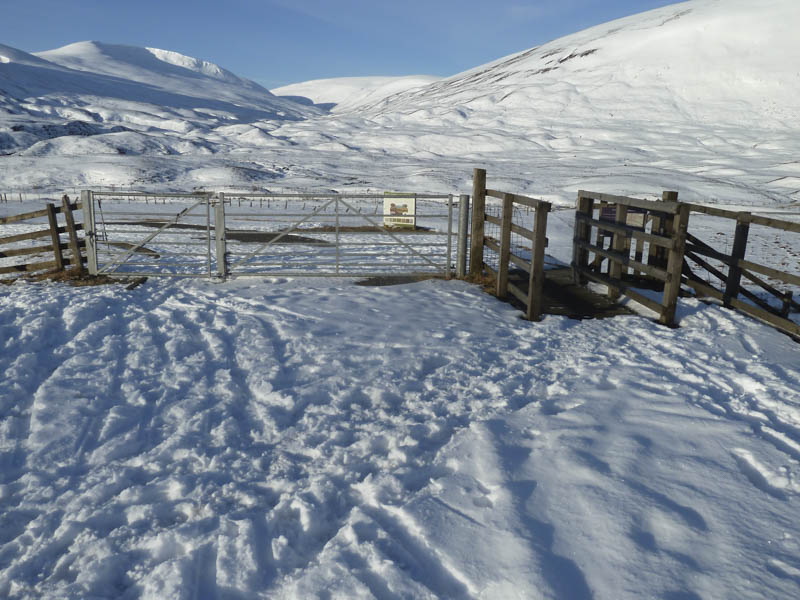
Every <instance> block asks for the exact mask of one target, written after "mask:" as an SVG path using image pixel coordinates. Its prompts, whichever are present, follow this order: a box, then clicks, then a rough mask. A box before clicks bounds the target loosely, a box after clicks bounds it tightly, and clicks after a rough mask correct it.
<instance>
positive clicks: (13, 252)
mask: <svg viewBox="0 0 800 600" xmlns="http://www.w3.org/2000/svg"><path fill="white" fill-rule="evenodd" d="M62 246H63V247H64V248H66V245H65V244H62ZM52 251H53V246H52V245H50V244H48V245H47V246H34V247H32V248H11V249H9V250H0V258H9V257H12V256H28V255H31V254H42V253H43V252H52Z"/></svg>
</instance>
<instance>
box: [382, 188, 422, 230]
mask: <svg viewBox="0 0 800 600" xmlns="http://www.w3.org/2000/svg"><path fill="white" fill-rule="evenodd" d="M416 224H417V200H416V198H415V197H414V196H413V195H409V194H401V193H396V192H385V193H384V194H383V225H384V226H385V227H409V228H411V229H414V227H415V226H416Z"/></svg>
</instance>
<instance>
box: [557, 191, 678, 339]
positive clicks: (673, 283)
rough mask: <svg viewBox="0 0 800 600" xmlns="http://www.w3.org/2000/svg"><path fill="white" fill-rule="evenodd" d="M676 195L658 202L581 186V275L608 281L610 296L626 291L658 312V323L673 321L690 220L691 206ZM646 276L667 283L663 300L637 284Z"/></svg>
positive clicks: (576, 248)
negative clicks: (642, 289)
mask: <svg viewBox="0 0 800 600" xmlns="http://www.w3.org/2000/svg"><path fill="white" fill-rule="evenodd" d="M677 196H678V194H677V192H664V194H663V196H662V201H660V202H659V201H649V200H639V199H636V198H627V197H625V196H613V195H611V194H601V193H598V192H586V191H583V190H582V191H580V192H578V206H577V211H576V213H575V232H574V237H573V259H572V268H573V270H574V271H575V276H576V279H578V281H579V282H585V281H586V280H587V279H590V280H592V281H596V282H598V283H602V284H605V285H606V286H607V287H608V294H609V296H610V297H611V298H613V299H617V298H619V297H620V295H621V294H624V295H625V296H627V297H628V298H630V299H631V300H634V301H635V302H638V303H639V304H642V305H644V306H646V307H647V308H649V309H651V310H653V311H654V312H656V313H657V314H658V315H659V317H658V321H659V323H661V324H663V325H668V326H674V325H675V310H676V306H677V302H678V293H679V291H680V285H681V269H682V265H683V251H684V245H685V242H686V230H687V226H688V222H689V207H688V206H687V205H685V204H681V203H679V202H677ZM595 211H598V214H597V215H596V214H595ZM606 241H608V242H609V245H608V246H606ZM604 266H605V268H604ZM641 278H647V279H650V280H654V281H657V282H661V284H663V294H662V298H661V302H657V301H655V300H653V299H651V298H648V297H647V296H645V295H644V294H642V293H640V292H638V291H636V290H635V289H633V288H634V287H641ZM632 280H633V281H632Z"/></svg>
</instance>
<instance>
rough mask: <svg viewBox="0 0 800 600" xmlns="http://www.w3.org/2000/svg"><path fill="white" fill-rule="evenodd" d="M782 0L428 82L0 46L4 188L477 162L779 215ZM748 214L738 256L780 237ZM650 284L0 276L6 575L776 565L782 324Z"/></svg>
mask: <svg viewBox="0 0 800 600" xmlns="http://www.w3.org/2000/svg"><path fill="white" fill-rule="evenodd" d="M798 11H800V5H798V3H797V2H795V1H794V0H764V1H763V2H760V3H757V4H756V3H752V2H749V1H745V0H724V1H723V0H692V1H691V2H687V3H683V4H679V5H673V6H669V7H665V8H663V9H659V10H657V11H651V12H649V13H645V14H643V15H637V16H634V17H631V18H629V19H623V20H621V21H617V22H614V23H611V24H607V25H603V26H600V27H597V28H593V29H591V30H587V31H585V32H580V33H578V34H575V35H574V36H569V37H567V38H563V39H561V40H555V41H553V42H550V43H549V44H546V45H543V46H541V47H539V48H533V49H531V50H529V51H526V52H522V53H520V54H518V55H514V56H511V57H506V58H504V59H500V60H498V61H496V62H495V63H492V64H490V65H484V66H482V67H478V68H476V69H474V70H471V71H469V72H467V73H463V74H459V75H456V76H454V77H451V78H447V79H444V80H441V81H433V82H429V83H428V85H426V86H424V87H422V88H417V89H408V88H404V89H403V90H402V91H400V90H399V88H394V89H392V86H394V85H396V86H401V87H402V86H405V85H406V84H407V83H409V81H408V80H405V81H396V82H391V81H383V82H380V81H378V80H375V81H372V82H369V81H355V80H348V81H344V82H343V81H339V82H336V81H332V82H330V83H329V84H325V83H324V82H323V83H320V82H312V83H313V85H312V84H308V85H306V86H305V93H306V94H308V95H307V96H306V97H307V98H310V99H311V100H312V101H313V102H316V103H324V102H328V103H330V102H334V101H335V102H338V103H339V104H340V106H339V107H338V108H337V109H335V111H334V112H333V113H326V112H324V111H323V110H320V109H319V107H313V106H309V103H308V102H305V103H298V102H294V103H293V102H291V101H289V100H286V99H285V98H278V97H276V96H274V95H273V94H270V93H269V92H268V91H267V90H264V89H262V88H259V87H258V86H256V85H255V84H253V83H252V82H248V81H246V80H243V79H241V78H238V77H237V76H235V75H233V74H232V73H230V72H228V71H225V70H224V69H222V68H220V67H217V66H216V65H214V64H213V63H209V62H207V61H200V60H197V59H193V58H191V57H185V56H181V55H178V54H175V53H171V52H168V51H164V50H156V49H144V48H130V47H123V46H116V45H113V44H100V43H96V42H95V43H80V44H74V45H71V46H68V47H66V48H62V49H59V50H56V51H51V52H46V53H40V54H39V55H37V56H34V55H31V54H28V53H24V52H21V51H19V50H15V49H13V48H8V47H6V46H0V90H1V91H2V93H0V151H2V152H4V153H6V155H4V156H0V161H2V162H0V165H2V169H0V193H3V192H5V193H7V194H9V197H10V199H11V200H12V202H9V203H7V204H0V214H9V213H15V212H21V210H20V211H18V210H16V209H17V208H21V209H22V210H25V209H28V208H32V207H30V205H29V204H28V202H24V203H16V202H13V200H14V199H16V193H15V194H14V195H12V193H13V192H18V191H27V192H29V193H28V195H27V198H28V201H30V200H32V199H33V198H32V197H33V196H34V195H37V196H38V195H40V194H41V195H43V196H47V195H48V193H52V192H54V191H55V192H57V194H56V195H55V197H59V196H60V193H62V192H63V191H67V192H69V193H71V194H73V193H74V190H76V189H80V188H81V187H98V186H111V185H114V186H117V187H119V186H124V187H138V188H146V189H148V190H155V191H164V190H179V191H192V190H193V189H210V190H225V191H227V190H233V189H238V190H245V191H252V189H253V188H257V189H261V188H269V189H271V190H275V191H303V190H317V191H321V190H328V189H341V190H349V191H355V190H364V189H371V190H379V191H383V190H415V191H420V192H422V191H431V192H444V193H454V194H459V193H469V192H470V189H471V175H472V168H473V167H476V166H483V167H486V168H487V169H488V171H489V182H490V186H491V187H495V188H500V189H507V190H510V191H515V192H518V193H525V194H529V195H534V196H536V197H543V198H545V199H547V200H552V201H554V202H555V203H557V204H559V205H561V206H562V207H567V206H569V205H572V204H573V203H574V198H575V194H576V192H577V190H578V189H591V190H598V191H607V192H613V193H619V194H627V195H633V196H639V197H650V198H652V197H653V196H654V195H660V192H661V190H663V189H677V190H678V191H679V192H680V198H681V199H682V200H687V201H693V202H700V203H712V204H718V205H720V206H725V207H728V208H734V207H735V208H744V209H747V210H753V211H754V212H765V211H768V212H772V213H776V212H777V213H786V214H780V217H779V218H785V219H796V218H798V216H797V207H798V201H800V197H799V196H798V194H800V162H798V158H797V157H798V154H800V135H798V131H797V122H798V116H800V115H798V107H799V106H800V105H798V104H797V97H798V93H800V78H798V73H797V64H798V62H800V55H799V54H798V53H799V52H800V46H798V44H797V42H796V35H795V31H794V27H795V24H796V23H797V21H798V18H800V15H799V14H798ZM423 83H424V82H423ZM384 84H386V85H384ZM354 86H355V88H354ZM387 86H388V87H387ZM302 87H303V85H302V84H301V85H300V86H299V87H298V88H297V89H301V88H302ZM367 88H369V90H371V91H370V93H373V92H374V93H376V94H379V95H380V96H381V98H380V100H379V101H375V102H373V103H370V102H365V103H361V102H360V103H359V105H358V106H356V105H354V104H350V102H351V100H350V99H353V96H352V94H351V92H352V90H353V89H360V90H362V91H361V92H360V94H361V97H360V100H366V95H367V92H366V91H365V90H367ZM389 89H392V91H393V92H397V93H392V94H390V95H388V96H387V95H384V94H385V93H386V92H387V90H389ZM295 91H297V90H295ZM317 94H323V95H320V96H317ZM324 94H329V95H328V96H325V95H324ZM330 94H334V95H330ZM335 94H339V95H338V96H336V95H335ZM348 94H351V95H349V96H348ZM300 95H303V94H300ZM34 188H35V189H34ZM37 207H38V206H37ZM237 208H238V207H237ZM145 210H149V209H148V208H147V207H145ZM571 221H572V214H571V212H570V211H569V210H563V211H560V210H559V211H554V212H553V213H552V214H551V218H550V227H549V228H548V236H549V238H550V245H549V247H548V252H549V253H550V254H551V255H552V256H553V257H554V258H556V259H558V260H561V261H564V262H568V261H569V253H570V249H571V242H572V234H571V229H570V224H571ZM30 227H36V226H35V225H25V224H18V225H14V226H11V227H10V228H9V227H7V226H5V228H4V231H5V232H7V233H14V232H17V231H24V230H26V229H25V228H30ZM691 227H694V228H695V230H694V231H695V233H697V234H698V235H700V237H703V239H706V240H710V239H712V238H713V239H714V241H715V243H717V244H719V247H720V249H723V250H724V249H725V247H726V245H729V244H730V239H731V235H732V233H733V232H732V230H730V229H723V228H721V227H720V226H719V225H718V224H716V223H714V222H713V220H711V219H709V218H705V217H693V220H692V224H691ZM765 231H766V230H765V229H764V228H756V227H754V228H753V231H752V232H751V241H750V245H749V248H748V252H752V254H748V258H749V259H751V260H754V261H756V262H763V263H765V264H768V265H772V266H775V267H777V268H781V269H783V270H787V271H790V272H793V273H798V272H800V260H798V256H797V249H798V247H800V244H798V243H797V241H796V239H795V238H797V237H798V236H797V235H791V234H785V235H784V234H781V235H775V233H774V232H766V233H765ZM678 318H679V320H680V328H678V329H674V330H673V329H667V328H664V327H660V326H658V325H656V324H655V323H654V322H653V321H652V320H650V319H647V318H645V317H643V316H629V317H618V318H614V319H610V320H604V321H593V320H587V321H574V320H569V319H566V318H564V317H556V316H547V317H545V319H544V320H543V321H542V322H541V323H535V324H532V323H528V322H526V321H523V320H522V319H520V313H519V312H518V311H517V310H515V309H513V308H512V307H510V306H509V305H507V304H503V303H500V302H498V301H497V300H495V299H494V298H492V297H491V296H488V295H486V294H484V293H482V292H481V291H480V290H479V288H478V287H476V286H473V285H470V284H467V283H464V282H457V281H440V280H431V281H425V282H419V283H414V284H406V285H398V286H389V287H361V286H355V285H353V281H352V280H337V281H334V282H331V281H329V280H300V279H285V278H276V277H272V278H259V279H255V280H248V281H227V282H224V283H212V282H206V281H191V282H187V281H180V282H178V281H171V280H153V279H151V280H150V281H148V282H147V283H145V284H144V285H141V286H139V287H137V288H135V289H133V290H125V289H124V287H123V286H121V285H112V286H102V287H87V288H71V287H67V286H65V285H62V284H54V283H26V282H18V283H16V284H14V285H13V286H5V285H0V348H2V352H0V368H1V369H2V372H3V374H4V376H3V378H2V379H0V597H8V598H14V599H23V598H24V599H34V598H36V599H39V598H49V599H56V598H58V599H61V598H123V599H133V598H146V599H162V598H187V599H188V598H193V599H195V598H197V599H204V600H205V599H213V600H241V599H243V598H315V597H316V598H379V599H382V600H383V599H393V598H486V599H494V598H526V599H527V598H563V599H567V598H569V599H573V598H575V599H584V598H598V599H600V598H608V599H617V598H644V597H647V598H663V599H665V600H666V599H669V600H676V599H696V598H704V599H705V598H754V599H755V598H759V599H760V598H781V599H783V598H786V599H789V598H796V597H798V595H800V521H798V519H797V515H798V514H800V511H799V509H800V385H798V381H800V359H799V357H800V352H798V348H800V346H798V345H797V344H796V343H794V342H792V341H791V340H790V339H789V338H787V337H786V336H784V335H782V334H780V333H778V332H776V331H774V330H772V329H770V328H768V327H765V326H763V325H761V324H759V323H757V322H756V321H753V320H751V319H749V318H747V317H745V316H742V315H740V314H737V313H734V312H731V311H728V310H726V309H723V308H720V307H718V306H708V305H704V304H702V303H700V302H697V301H694V300H681V302H680V305H679V314H678Z"/></svg>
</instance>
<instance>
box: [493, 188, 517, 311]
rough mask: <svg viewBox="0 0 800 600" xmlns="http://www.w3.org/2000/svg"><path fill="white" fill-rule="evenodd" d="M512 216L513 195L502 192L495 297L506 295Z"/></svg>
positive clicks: (501, 297)
mask: <svg viewBox="0 0 800 600" xmlns="http://www.w3.org/2000/svg"><path fill="white" fill-rule="evenodd" d="M513 218H514V195H513V194H503V217H502V223H503V224H502V225H501V227H500V262H499V264H498V267H497V290H496V293H497V297H498V298H500V299H503V298H505V297H506V296H507V295H508V260H509V258H510V256H511V223H512V221H513Z"/></svg>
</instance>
